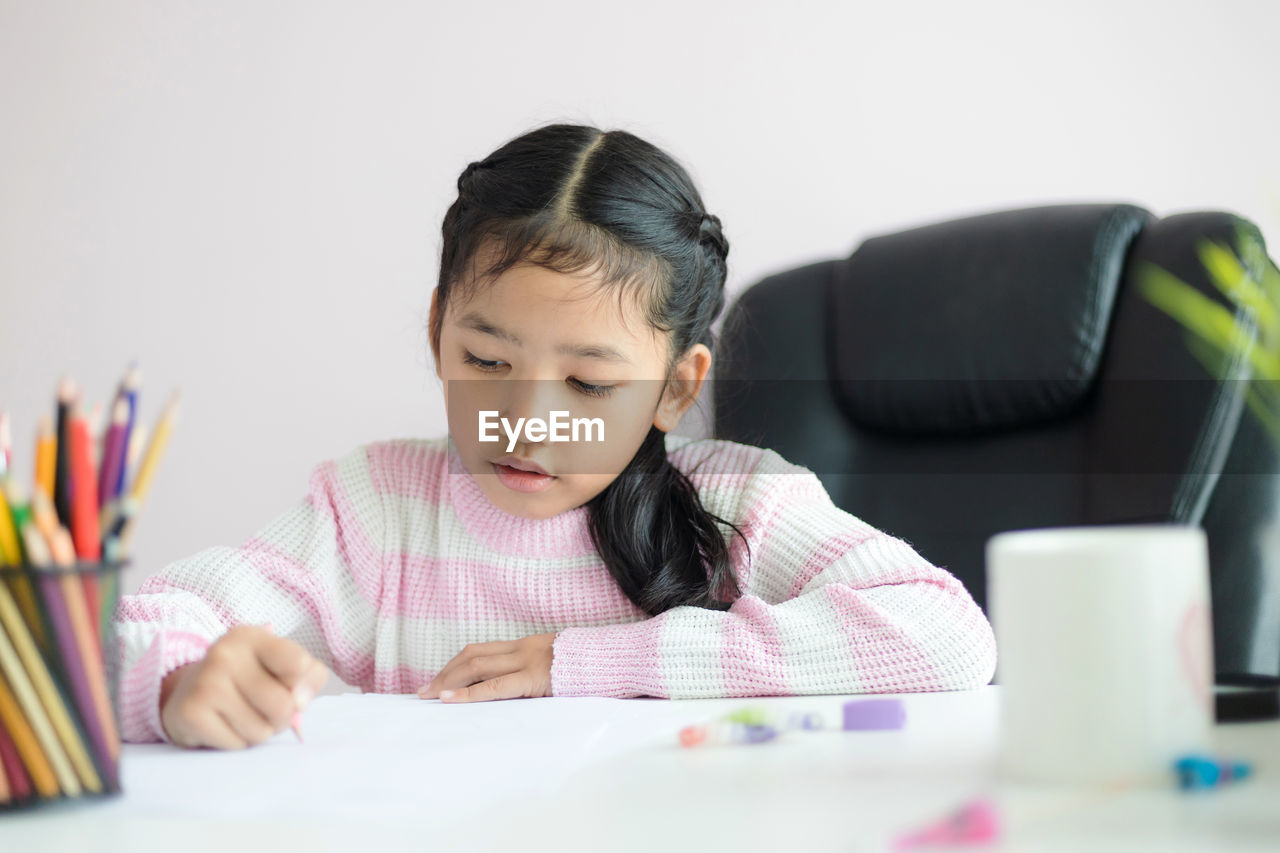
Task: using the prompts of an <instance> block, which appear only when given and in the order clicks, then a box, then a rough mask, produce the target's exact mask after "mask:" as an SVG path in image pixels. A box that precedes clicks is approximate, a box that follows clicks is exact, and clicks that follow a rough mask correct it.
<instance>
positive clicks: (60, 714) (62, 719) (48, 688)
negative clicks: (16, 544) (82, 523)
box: [0, 524, 103, 796]
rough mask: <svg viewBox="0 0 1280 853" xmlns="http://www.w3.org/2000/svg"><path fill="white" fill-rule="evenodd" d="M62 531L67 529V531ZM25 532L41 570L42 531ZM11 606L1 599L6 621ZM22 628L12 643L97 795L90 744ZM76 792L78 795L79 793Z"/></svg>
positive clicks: (64, 742)
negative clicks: (75, 723) (74, 720)
mask: <svg viewBox="0 0 1280 853" xmlns="http://www.w3.org/2000/svg"><path fill="white" fill-rule="evenodd" d="M63 529H64V530H65V528H63ZM23 533H24V534H25V535H26V538H27V543H28V546H27V551H28V553H30V554H31V555H32V559H33V560H34V561H36V563H35V565H36V566H37V567H40V566H41V565H42V564H45V563H46V560H47V558H46V556H45V552H44V550H43V548H42V547H41V542H40V540H41V538H42V537H41V536H40V532H39V531H38V530H37V529H36V528H35V527H33V526H32V525H30V524H28V525H26V526H25V527H24V528H23ZM68 535H70V534H68ZM11 606H12V600H11V599H10V601H9V602H8V603H6V602H5V601H4V600H3V599H0V617H2V618H5V619H6V621H7V616H6V615H5V611H6V609H7V608H9V607H11ZM23 627H24V626H19V629H13V628H12V627H11V629H10V633H11V634H12V635H13V644H14V646H16V647H17V650H18V655H19V656H20V657H21V659H22V662H23V663H24V664H26V667H27V672H28V674H29V675H30V677H31V681H32V683H33V684H34V686H35V690H36V691H37V692H38V693H39V695H40V698H41V699H42V700H43V701H44V705H45V710H46V711H47V712H48V715H49V720H50V721H51V723H52V725H53V728H54V729H55V730H56V731H57V734H58V736H59V737H60V738H61V739H62V746H63V747H64V748H65V749H66V756H67V757H68V758H69V759H70V761H71V764H72V765H74V767H75V769H76V772H77V773H79V775H80V780H81V782H82V783H83V785H84V787H85V788H88V789H89V790H90V791H93V792H94V793H98V792H100V791H101V790H102V789H103V785H102V779H101V777H99V776H98V771H97V770H96V769H95V768H94V766H93V760H92V759H91V758H90V757H89V748H88V745H87V744H85V742H84V740H83V738H81V737H80V732H79V731H78V730H77V729H76V727H75V725H74V724H73V723H72V720H71V713H70V712H69V711H68V709H67V706H66V705H65V704H64V703H63V701H62V695H61V694H60V693H58V689H57V686H56V685H55V684H54V681H53V677H52V676H51V675H50V674H49V670H48V669H46V668H45V665H44V661H42V660H41V659H40V658H39V656H38V655H36V654H35V649H34V647H33V646H32V644H31V640H30V637H29V635H27V634H26V632H25V630H21V629H22V628H23ZM19 696H21V694H19ZM55 766H56V763H55ZM64 788H65V785H64ZM76 793H79V791H77V792H76ZM72 796H74V795H72Z"/></svg>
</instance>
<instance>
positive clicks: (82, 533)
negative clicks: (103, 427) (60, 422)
mask: <svg viewBox="0 0 1280 853" xmlns="http://www.w3.org/2000/svg"><path fill="white" fill-rule="evenodd" d="M71 538H72V539H74V540H75V543H76V556H77V557H79V558H80V559H82V560H87V561H91V562H97V561H98V559H99V557H101V556H102V550H101V548H102V542H101V541H100V540H99V538H98V477H97V475H96V473H95V472H94V465H93V437H92V436H91V435H90V434H89V422H88V421H87V420H85V418H84V415H83V413H82V412H81V411H80V408H79V407H78V406H77V407H76V409H75V413H74V414H73V415H72V416H71Z"/></svg>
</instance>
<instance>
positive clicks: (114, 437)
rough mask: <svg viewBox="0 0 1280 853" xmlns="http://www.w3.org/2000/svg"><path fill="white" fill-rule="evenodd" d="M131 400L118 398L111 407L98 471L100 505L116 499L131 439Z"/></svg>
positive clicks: (102, 505)
mask: <svg viewBox="0 0 1280 853" xmlns="http://www.w3.org/2000/svg"><path fill="white" fill-rule="evenodd" d="M128 431H129V401H128V400H126V399H124V398H123V397H119V398H117V399H116V402H115V405H114V406H112V407H111V425H110V426H108V427H107V435H106V437H105V438H104V439H103V442H102V467H101V468H100V469H99V471H98V506H99V507H105V506H106V505H107V504H108V503H110V502H111V501H113V500H115V499H116V494H117V484H118V483H119V481H120V469H122V468H123V467H124V460H125V442H126V441H128V439H129V432H128Z"/></svg>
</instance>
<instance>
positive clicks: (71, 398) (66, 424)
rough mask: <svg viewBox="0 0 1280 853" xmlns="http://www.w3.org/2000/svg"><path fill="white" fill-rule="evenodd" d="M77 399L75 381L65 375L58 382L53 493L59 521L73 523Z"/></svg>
mask: <svg viewBox="0 0 1280 853" xmlns="http://www.w3.org/2000/svg"><path fill="white" fill-rule="evenodd" d="M75 399H76V386H75V383H74V382H72V381H71V379H70V378H68V377H65V376H64V377H63V378H62V381H61V382H59V383H58V432H57V450H56V453H55V457H54V470H53V495H52V497H53V506H54V508H55V509H56V510H57V511H58V521H59V522H60V523H62V524H70V523H71V404H72V403H73V402H75Z"/></svg>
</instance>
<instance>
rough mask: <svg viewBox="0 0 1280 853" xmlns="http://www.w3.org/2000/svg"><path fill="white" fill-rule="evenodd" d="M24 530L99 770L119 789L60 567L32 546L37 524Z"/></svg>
mask: <svg viewBox="0 0 1280 853" xmlns="http://www.w3.org/2000/svg"><path fill="white" fill-rule="evenodd" d="M23 533H24V535H25V541H26V542H27V543H28V554H30V555H32V557H33V559H32V564H33V565H35V566H36V568H38V569H41V571H39V572H38V574H39V575H40V591H41V596H42V597H43V598H44V604H45V610H46V611H47V612H48V614H49V623H50V624H49V628H50V629H51V630H52V633H53V636H54V638H55V641H56V642H57V644H58V657H60V658H61V660H62V664H63V669H64V671H65V672H66V676H67V682H68V686H69V687H70V688H71V693H72V698H73V699H74V700H75V705H76V709H77V710H78V712H79V714H78V716H79V718H80V719H81V720H83V721H84V729H85V732H86V734H88V735H89V744H90V747H91V748H92V749H93V753H94V755H95V756H96V757H97V759H98V767H99V769H100V770H101V771H102V772H103V774H104V775H105V776H106V783H107V785H108V786H109V787H110V788H111V789H116V788H118V787H119V784H120V777H119V767H118V766H117V762H115V761H113V760H112V758H111V752H110V750H109V749H108V748H107V742H106V738H105V736H104V735H103V727H102V721H101V720H100V719H99V718H98V712H97V708H96V707H95V706H94V703H93V693H92V692H91V691H90V689H89V676H88V674H87V673H86V672H85V669H84V661H83V660H82V659H81V657H80V650H79V648H78V646H77V645H76V635H75V631H74V629H73V628H72V627H71V615H70V613H68V611H67V602H66V599H65V598H63V595H62V589H61V587H60V586H59V583H58V580H59V575H58V574H57V573H56V572H57V570H56V569H50V568H49V567H48V564H47V560H46V559H44V556H45V555H44V554H41V553H40V552H41V550H42V549H41V548H39V547H36V548H31V547H30V546H31V545H34V544H37V543H38V542H40V541H41V540H40V536H41V534H40V532H39V531H38V530H36V528H35V525H34V523H30V524H27V525H26V526H25V527H24V528H23ZM33 540H34V541H33ZM37 561H39V562H37Z"/></svg>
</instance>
